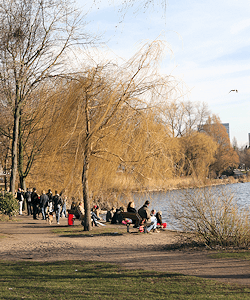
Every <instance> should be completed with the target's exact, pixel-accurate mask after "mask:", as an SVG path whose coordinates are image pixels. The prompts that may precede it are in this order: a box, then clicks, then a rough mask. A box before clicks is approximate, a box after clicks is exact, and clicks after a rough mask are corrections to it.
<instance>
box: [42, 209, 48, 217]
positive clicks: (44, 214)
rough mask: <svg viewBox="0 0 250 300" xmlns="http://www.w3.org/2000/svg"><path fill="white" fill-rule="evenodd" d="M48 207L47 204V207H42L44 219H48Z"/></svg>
mask: <svg viewBox="0 0 250 300" xmlns="http://www.w3.org/2000/svg"><path fill="white" fill-rule="evenodd" d="M46 208H47V206H46V207H42V216H43V220H45V219H46Z"/></svg>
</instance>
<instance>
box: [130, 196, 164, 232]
mask: <svg viewBox="0 0 250 300" xmlns="http://www.w3.org/2000/svg"><path fill="white" fill-rule="evenodd" d="M149 204H150V202H149V201H148V200H147V201H145V203H144V205H143V206H142V207H141V208H140V209H139V210H138V214H139V215H140V217H141V218H142V220H143V222H149V223H151V225H149V226H147V228H146V232H147V233H149V232H150V231H151V230H152V229H153V231H154V232H156V233H158V232H159V231H158V230H157V228H156V227H157V218H156V216H155V210H152V211H151V212H150V210H149ZM134 206H135V205H134V202H129V204H128V207H127V211H128V212H134V213H136V209H135V208H134Z"/></svg>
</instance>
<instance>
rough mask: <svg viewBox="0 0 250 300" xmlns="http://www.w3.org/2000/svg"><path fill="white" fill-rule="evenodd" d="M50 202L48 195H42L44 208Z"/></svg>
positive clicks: (41, 199)
mask: <svg viewBox="0 0 250 300" xmlns="http://www.w3.org/2000/svg"><path fill="white" fill-rule="evenodd" d="M48 201H49V197H48V195H46V194H42V196H41V197H40V202H41V205H42V207H46V206H48Z"/></svg>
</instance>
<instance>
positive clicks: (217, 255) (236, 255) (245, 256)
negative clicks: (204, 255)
mask: <svg viewBox="0 0 250 300" xmlns="http://www.w3.org/2000/svg"><path fill="white" fill-rule="evenodd" d="M209 257H211V258H225V259H229V258H237V259H248V260H250V251H243V252H220V253H215V254H210V255H209Z"/></svg>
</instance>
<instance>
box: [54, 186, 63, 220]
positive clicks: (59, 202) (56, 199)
mask: <svg viewBox="0 0 250 300" xmlns="http://www.w3.org/2000/svg"><path fill="white" fill-rule="evenodd" d="M53 204H54V211H55V214H56V222H57V224H59V220H60V211H61V206H62V199H61V197H60V195H59V194H58V193H57V191H55V196H54V197H53Z"/></svg>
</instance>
